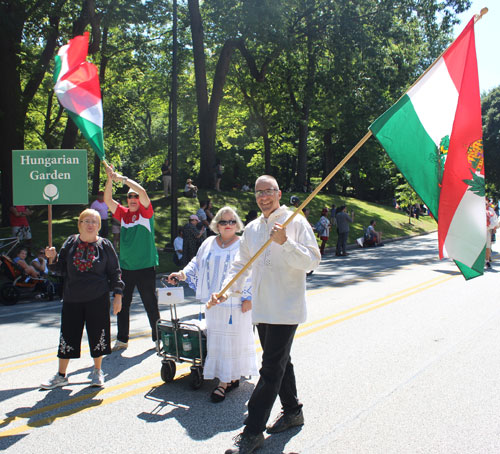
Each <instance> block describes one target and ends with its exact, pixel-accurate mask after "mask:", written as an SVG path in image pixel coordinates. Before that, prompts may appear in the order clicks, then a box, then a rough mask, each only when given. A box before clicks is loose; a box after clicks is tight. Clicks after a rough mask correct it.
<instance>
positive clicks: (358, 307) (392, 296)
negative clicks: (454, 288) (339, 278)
mask: <svg viewBox="0 0 500 454" xmlns="http://www.w3.org/2000/svg"><path fill="white" fill-rule="evenodd" d="M453 277H454V276H453ZM446 280H447V279H446ZM435 281H439V282H441V281H443V276H438V277H435V278H433V279H430V280H429V281H425V282H422V283H420V284H417V285H414V286H412V287H408V288H406V289H404V290H400V291H397V292H394V293H391V294H390V295H386V296H382V297H380V298H377V299H375V300H373V301H370V302H368V303H363V304H360V305H359V306H355V307H352V308H350V309H346V310H343V311H340V312H337V313H336V314H333V315H328V316H327V317H324V318H322V319H319V320H314V321H312V322H308V323H304V324H302V325H300V327H299V331H303V330H305V329H307V328H308V327H309V326H314V325H318V324H321V323H323V322H325V321H328V320H331V319H333V318H337V317H340V316H341V315H344V314H349V313H351V312H355V311H357V310H359V309H363V308H365V307H369V306H372V305H374V304H376V303H378V302H380V301H385V300H387V299H388V298H389V299H392V298H394V297H396V296H398V295H401V297H404V296H406V294H408V296H409V295H412V294H413V290H415V289H416V290H419V289H420V288H422V286H423V285H424V286H425V287H423V289H424V290H425V289H426V288H428V287H427V286H428V285H429V284H430V283H432V282H435ZM329 290H333V287H329Z"/></svg>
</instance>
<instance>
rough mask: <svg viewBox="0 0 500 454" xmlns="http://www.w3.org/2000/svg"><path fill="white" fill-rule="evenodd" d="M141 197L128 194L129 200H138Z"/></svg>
mask: <svg viewBox="0 0 500 454" xmlns="http://www.w3.org/2000/svg"><path fill="white" fill-rule="evenodd" d="M138 198H139V196H138V195H137V194H127V199H138Z"/></svg>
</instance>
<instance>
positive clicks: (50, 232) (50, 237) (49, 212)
mask: <svg viewBox="0 0 500 454" xmlns="http://www.w3.org/2000/svg"><path fill="white" fill-rule="evenodd" d="M47 211H48V230H49V247H52V205H47Z"/></svg>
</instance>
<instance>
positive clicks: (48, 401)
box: [0, 383, 103, 449]
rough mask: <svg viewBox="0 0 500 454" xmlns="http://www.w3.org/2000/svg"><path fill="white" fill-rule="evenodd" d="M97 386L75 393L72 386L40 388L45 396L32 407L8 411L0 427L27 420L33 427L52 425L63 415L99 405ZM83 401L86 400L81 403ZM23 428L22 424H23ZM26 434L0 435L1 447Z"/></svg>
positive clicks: (14, 441)
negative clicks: (47, 389)
mask: <svg viewBox="0 0 500 454" xmlns="http://www.w3.org/2000/svg"><path fill="white" fill-rule="evenodd" d="M72 384H73V385H74V384H79V383H70V385H72ZM101 391H102V390H101V389H97V388H88V387H87V388H83V389H81V390H80V391H78V392H77V393H75V394H72V392H73V390H72V389H71V388H69V387H68V388H64V387H63V388H56V389H53V390H49V391H44V390H40V393H43V398H42V399H40V400H39V401H38V402H36V403H35V404H34V405H33V406H31V407H18V408H16V409H14V410H12V411H10V412H8V413H6V418H4V420H3V421H2V424H1V425H0V427H2V428H5V427H8V426H9V425H10V424H11V423H13V422H16V421H19V420H26V422H25V423H24V425H26V426H28V427H31V428H39V427H45V426H50V425H51V424H52V423H53V422H54V421H56V420H57V419H59V418H61V417H64V418H65V417H67V416H71V415H74V414H77V413H79V412H81V411H85V410H87V409H88V408H90V407H97V406H99V405H101V404H102V402H103V401H102V399H96V397H97V396H98V395H99V393H100V392H101ZM81 401H86V403H85V404H84V405H81ZM62 407H64V410H63V411H59V413H53V410H54V409H60V408H62ZM21 429H22V426H21ZM28 435H29V433H28V434H24V435H22V436H21V435H17V434H15V435H7V436H2V437H0V449H3V448H7V447H11V446H13V445H14V444H15V443H17V442H18V441H20V440H22V439H23V438H24V437H25V436H28Z"/></svg>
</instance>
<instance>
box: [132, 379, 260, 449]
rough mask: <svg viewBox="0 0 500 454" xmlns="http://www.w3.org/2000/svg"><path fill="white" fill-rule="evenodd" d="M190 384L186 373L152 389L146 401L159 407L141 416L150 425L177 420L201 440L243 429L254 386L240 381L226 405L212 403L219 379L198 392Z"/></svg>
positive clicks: (207, 382)
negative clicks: (212, 393) (247, 405)
mask: <svg viewBox="0 0 500 454" xmlns="http://www.w3.org/2000/svg"><path fill="white" fill-rule="evenodd" d="M188 382H189V374H186V375H184V376H182V377H181V378H179V379H177V380H174V381H173V382H171V383H166V384H164V385H161V386H157V387H154V388H152V389H151V391H149V392H148V393H147V394H146V396H145V398H146V399H149V400H151V401H154V402H156V404H157V405H156V407H155V408H154V409H153V410H152V411H150V412H142V413H139V414H138V415H137V417H138V418H140V419H142V420H144V421H146V422H148V423H158V422H162V421H166V420H168V419H172V418H174V419H175V420H176V421H177V422H178V423H179V424H180V425H181V426H182V427H183V428H184V429H185V431H186V433H187V434H188V435H189V437H190V438H191V439H193V440H199V441H202V440H207V439H210V438H212V437H214V436H215V435H217V434H219V433H221V432H234V431H237V430H239V429H241V428H242V425H243V420H244V418H245V413H246V403H247V401H248V399H249V398H250V395H251V394H252V392H253V389H254V384H253V383H251V382H249V381H246V380H240V386H239V387H238V388H237V389H235V390H234V391H232V392H231V393H228V394H227V396H226V399H225V400H224V401H223V402H220V403H217V404H214V403H213V402H211V401H210V392H211V391H212V389H213V388H214V387H215V386H216V384H217V381H216V380H210V381H206V382H204V384H203V386H202V387H201V388H200V389H198V390H196V391H195V390H192V389H191V388H190V386H189V383H188ZM200 421H202V422H201V423H200Z"/></svg>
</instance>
